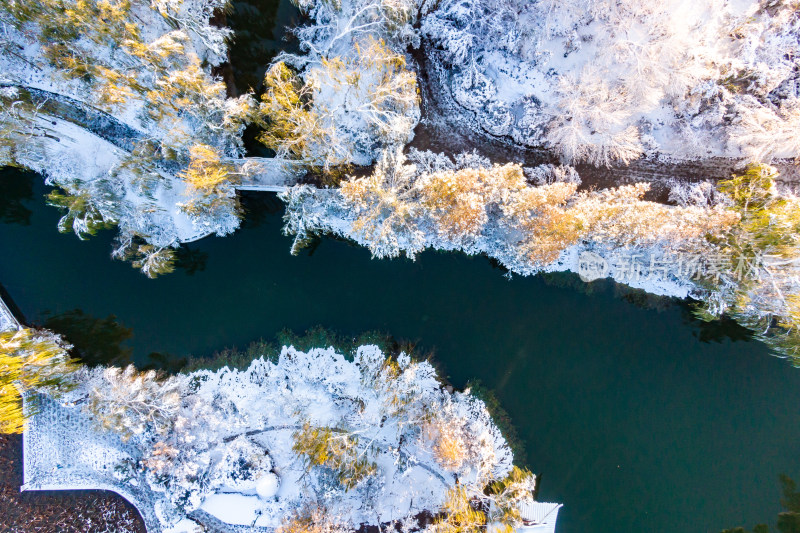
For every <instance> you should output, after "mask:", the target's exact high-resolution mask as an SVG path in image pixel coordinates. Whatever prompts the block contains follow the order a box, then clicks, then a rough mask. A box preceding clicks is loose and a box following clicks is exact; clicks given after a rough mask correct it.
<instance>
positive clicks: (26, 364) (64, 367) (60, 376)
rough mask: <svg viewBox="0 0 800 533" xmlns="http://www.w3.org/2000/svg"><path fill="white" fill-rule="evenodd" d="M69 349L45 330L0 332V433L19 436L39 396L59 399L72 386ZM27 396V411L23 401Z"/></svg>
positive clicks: (73, 362)
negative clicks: (24, 396)
mask: <svg viewBox="0 0 800 533" xmlns="http://www.w3.org/2000/svg"><path fill="white" fill-rule="evenodd" d="M70 348H71V346H70V345H68V344H66V343H65V342H64V340H63V339H62V338H61V337H59V336H58V335H56V334H54V333H52V332H49V331H46V330H34V329H28V328H26V329H22V330H19V331H10V332H0V433H22V431H23V430H24V429H25V421H26V418H27V417H28V416H30V415H31V414H32V413H34V412H35V410H36V398H37V395H38V394H47V395H50V396H52V397H58V396H59V395H60V394H61V393H62V392H63V391H65V390H68V389H69V388H70V387H71V386H72V385H73V381H72V375H73V374H74V372H75V371H76V370H77V368H78V366H77V363H76V362H75V361H74V360H73V359H71V358H70V356H69V353H68V350H69V349H70ZM21 392H22V393H25V394H27V395H28V397H27V403H28V405H27V406H26V409H25V410H23V405H22V404H23V398H22V396H21V394H20V393H21Z"/></svg>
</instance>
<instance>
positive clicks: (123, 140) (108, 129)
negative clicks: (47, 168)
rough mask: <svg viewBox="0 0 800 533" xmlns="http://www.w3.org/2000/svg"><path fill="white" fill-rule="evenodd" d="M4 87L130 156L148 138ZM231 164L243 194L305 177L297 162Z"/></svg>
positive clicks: (60, 101) (70, 103) (109, 118)
mask: <svg viewBox="0 0 800 533" xmlns="http://www.w3.org/2000/svg"><path fill="white" fill-rule="evenodd" d="M2 87H13V88H14V89H16V90H17V91H18V92H19V93H20V94H21V95H22V96H24V97H25V98H26V99H28V100H29V101H30V102H31V104H33V105H34V106H36V107H37V108H38V111H39V113H40V114H41V115H47V116H51V117H54V118H57V119H61V120H64V121H67V122H70V123H72V124H74V125H76V126H78V127H80V128H83V129H85V130H86V131H88V132H90V133H92V134H94V135H96V136H97V137H100V138H101V139H103V140H105V141H107V142H109V143H111V144H113V145H114V146H116V147H117V148H120V149H121V150H125V151H126V152H129V153H130V152H132V151H133V150H134V149H135V148H136V146H137V144H138V143H139V142H141V141H143V140H145V139H146V137H147V133H145V132H143V131H140V130H138V129H136V128H134V127H131V126H130V125H128V124H125V123H124V122H122V121H120V120H118V119H117V118H116V117H114V116H113V115H110V114H108V113H106V112H104V111H101V110H99V109H97V108H94V107H92V106H90V105H87V104H86V103H84V102H81V101H79V100H76V99H74V98H71V97H69V96H65V95H62V94H58V93H54V92H50V91H46V90H43V89H37V88H34V87H26V86H22V85H14V84H0V88H2ZM230 162H231V163H232V164H234V165H235V166H236V167H237V168H238V169H239V170H245V169H247V170H248V174H249V176H248V178H247V179H245V180H243V181H242V183H241V184H240V185H238V186H237V187H236V188H237V189H240V190H248V191H274V192H280V191H282V190H284V189H286V188H287V187H291V186H292V185H295V184H296V183H297V182H298V180H299V179H300V177H301V176H302V170H301V169H300V168H299V167H298V166H297V165H296V164H295V163H294V162H293V161H288V160H285V159H270V158H264V157H246V158H242V159H234V160H232V161H230ZM157 163H158V166H159V167H161V169H162V170H163V171H165V172H166V173H170V174H175V173H176V172H177V171H178V170H180V165H179V164H178V163H177V162H175V161H167V160H159V161H158V162H157Z"/></svg>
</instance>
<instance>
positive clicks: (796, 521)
mask: <svg viewBox="0 0 800 533" xmlns="http://www.w3.org/2000/svg"><path fill="white" fill-rule="evenodd" d="M780 480H781V492H782V494H783V497H782V498H781V507H783V508H784V509H785V511H783V512H781V513H779V514H778V520H777V527H778V529H777V531H778V533H800V492H798V491H797V483H795V481H794V480H793V479H792V478H790V477H789V476H787V475H786V474H783V475H781V477H780ZM769 531H770V528H769V526H768V525H766V524H758V525H757V526H755V527H754V528H753V529H752V532H753V533H769ZM722 533H750V530H747V529H745V528H743V527H735V528H733V529H726V530H724V531H722Z"/></svg>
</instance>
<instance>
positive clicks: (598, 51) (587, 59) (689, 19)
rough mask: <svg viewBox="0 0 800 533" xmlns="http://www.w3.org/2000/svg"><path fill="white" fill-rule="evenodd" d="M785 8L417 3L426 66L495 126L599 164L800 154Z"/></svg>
mask: <svg viewBox="0 0 800 533" xmlns="http://www.w3.org/2000/svg"><path fill="white" fill-rule="evenodd" d="M792 6H793V4H792V3H791V2H781V1H778V2H767V3H765V2H758V1H755V0H753V1H750V2H743V3H742V2H739V3H734V2H725V1H723V0H702V1H699V2H683V1H680V0H674V1H673V0H668V1H666V2H660V3H652V2H650V3H647V2H640V1H633V0H631V1H628V0H566V1H558V2H556V1H552V0H536V1H534V2H528V1H524V0H510V1H509V0H443V1H441V2H437V3H435V4H429V3H423V9H422V15H423V16H422V19H421V33H422V35H423V36H424V38H426V39H427V40H429V41H430V42H431V43H432V44H434V45H435V46H430V47H427V48H426V49H427V50H429V51H430V54H431V57H430V58H429V60H430V61H432V63H433V65H434V68H433V69H431V71H432V75H434V76H439V81H440V82H442V83H444V84H445V85H446V86H449V89H450V90H451V91H452V96H453V97H454V100H455V103H457V104H459V105H461V106H463V107H465V108H467V109H468V110H469V111H470V113H469V114H465V117H467V118H468V119H469V117H470V115H471V113H474V114H475V118H476V119H477V120H475V121H472V122H471V123H473V124H474V125H473V127H475V128H481V129H483V130H485V131H486V132H488V133H491V134H492V135H502V136H508V137H511V138H512V139H513V140H514V141H515V142H517V143H521V144H525V145H531V146H543V145H544V146H547V147H550V148H552V149H553V150H555V151H556V152H557V153H559V154H561V155H562V156H563V157H564V158H565V159H566V160H567V161H568V162H569V161H588V162H591V163H593V164H599V165H608V164H615V163H622V164H624V163H627V162H628V161H630V160H631V159H635V158H637V157H639V156H640V155H642V154H645V153H647V154H648V155H655V154H656V153H658V154H668V155H669V156H670V157H673V158H697V157H708V156H710V155H727V156H733V157H739V156H740V149H741V150H744V152H745V155H746V156H747V157H751V158H753V159H754V160H759V159H760V160H763V159H765V158H772V157H775V158H783V157H796V156H797V146H796V144H795V143H794V142H793V141H792V137H791V135H790V132H791V131H792V129H791V128H792V127H793V126H792V124H794V122H792V121H793V120H794V118H793V117H794V115H795V113H794V108H795V107H796V101H797V98H798V94H797V84H796V72H797V69H798V57H800V55H798V53H797V52H798V50H799V49H800V20H798V18H797V16H796V10H795V8H794V7H792ZM440 64H441V66H443V67H446V68H438V66H439V65H440ZM439 72H447V76H446V77H445V76H441V75H439V74H437V73H439ZM445 97H446V95H445ZM512 110H513V112H512ZM545 125H546V127H545ZM695 138H700V139H701V140H699V141H698V142H688V143H687V142H686V141H691V140H692V139H695Z"/></svg>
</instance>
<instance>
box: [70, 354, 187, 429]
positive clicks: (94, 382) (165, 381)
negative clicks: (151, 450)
mask: <svg viewBox="0 0 800 533" xmlns="http://www.w3.org/2000/svg"><path fill="white" fill-rule="evenodd" d="M86 386H87V388H88V389H89V398H88V409H89V410H90V412H91V413H92V414H93V415H94V416H95V417H96V418H97V420H98V422H99V423H100V424H101V425H102V426H103V427H104V428H107V429H109V430H112V431H114V432H115V433H116V434H118V435H120V436H121V437H122V438H123V439H124V440H129V439H131V438H133V437H135V436H141V435H143V434H145V433H146V432H154V434H155V435H165V434H167V433H168V432H169V431H171V430H172V428H173V425H174V423H175V418H176V416H177V414H178V409H179V408H180V400H181V388H182V386H183V380H182V379H180V378H176V377H164V376H161V375H159V374H158V373H157V372H155V371H153V370H150V371H146V372H140V371H137V370H136V369H135V368H134V367H133V366H128V367H125V368H124V369H122V368H114V367H111V368H106V369H104V370H102V372H94V373H92V374H91V375H90V379H89V380H88V382H87V385H86Z"/></svg>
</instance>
